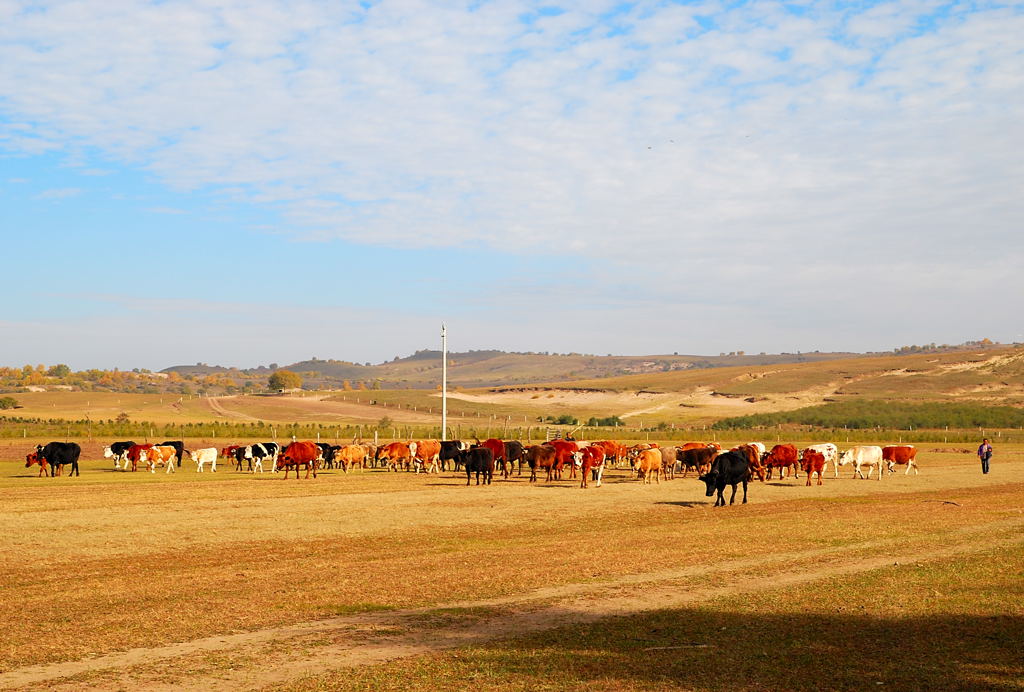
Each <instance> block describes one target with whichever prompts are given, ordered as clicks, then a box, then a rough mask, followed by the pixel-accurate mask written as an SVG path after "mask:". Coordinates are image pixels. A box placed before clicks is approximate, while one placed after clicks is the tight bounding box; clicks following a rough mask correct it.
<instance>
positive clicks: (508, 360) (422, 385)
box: [161, 350, 859, 389]
mask: <svg viewBox="0 0 1024 692" xmlns="http://www.w3.org/2000/svg"><path fill="white" fill-rule="evenodd" d="M856 355H859V354H852V353H777V354H760V355H746V354H731V355H719V356H695V355H679V354H671V355H647V356H612V355H606V356H598V355H587V354H580V353H564V354H554V353H508V352H505V351H495V350H487V351H466V352H450V353H449V354H448V381H449V382H450V383H451V384H452V385H458V386H462V387H493V386H498V385H507V384H525V383H530V382H556V381H571V380H576V379H589V378H604V377H618V376H623V375H634V374H645V373H664V372H678V371H684V370H701V369H705V368H716V367H723V366H744V365H749V366H762V365H771V364H778V363H802V362H818V361H828V360H835V359H844V358H851V357H854V356H856ZM280 368H281V369H285V370H291V371H293V372H297V373H300V374H301V375H302V377H303V381H304V387H305V388H307V389H340V388H341V387H342V384H343V383H344V382H345V381H348V382H349V384H350V385H351V386H352V387H353V388H355V387H358V386H359V385H360V384H362V385H363V386H365V387H366V388H371V387H373V388H381V389H434V388H436V387H437V385H438V384H439V383H440V381H441V352H440V351H434V350H422V351H417V352H416V353H414V354H412V355H411V356H407V357H405V358H397V357H396V358H395V359H394V360H391V361H388V362H384V363H378V364H376V365H371V364H369V363H366V364H360V363H352V362H349V361H343V360H321V359H311V360H305V361H301V362H298V363H292V364H290V365H284V366H280ZM275 369H277V366H276V364H274V367H271V368H268V367H265V366H261V367H260V368H252V369H245V370H239V369H237V368H227V367H224V366H219V365H206V364H204V363H197V364H196V365H176V366H173V367H170V368H166V369H165V370H162V371H161V372H162V373H168V374H169V373H175V374H177V375H181V376H193V377H205V376H209V375H221V376H229V377H235V378H240V379H243V378H259V379H262V380H265V378H266V377H268V376H269V375H270V374H271V373H272V372H273V371H274V370H275Z"/></svg>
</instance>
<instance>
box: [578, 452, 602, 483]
mask: <svg viewBox="0 0 1024 692" xmlns="http://www.w3.org/2000/svg"><path fill="white" fill-rule="evenodd" d="M580 454H582V455H583V462H582V466H581V468H580V487H581V488H587V487H589V486H588V485H587V478H588V477H589V476H590V474H591V473H593V474H594V480H595V481H597V487H598V488H600V487H601V476H602V475H604V461H605V455H604V447H599V446H597V445H590V446H589V447H584V448H583V449H582V451H581V452H580Z"/></svg>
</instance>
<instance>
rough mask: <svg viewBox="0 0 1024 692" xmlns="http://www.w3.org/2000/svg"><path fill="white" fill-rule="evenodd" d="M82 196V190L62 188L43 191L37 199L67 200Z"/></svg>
mask: <svg viewBox="0 0 1024 692" xmlns="http://www.w3.org/2000/svg"><path fill="white" fill-rule="evenodd" d="M80 194H82V190H81V188H77V187H61V188H53V189H50V190H43V191H42V192H40V193H39V194H37V195H36V196H35V199H67V198H68V197H77V196H78V195H80Z"/></svg>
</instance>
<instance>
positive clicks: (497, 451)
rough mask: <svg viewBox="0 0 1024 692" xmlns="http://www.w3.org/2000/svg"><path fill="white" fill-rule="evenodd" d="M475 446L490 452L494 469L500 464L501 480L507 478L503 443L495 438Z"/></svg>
mask: <svg viewBox="0 0 1024 692" xmlns="http://www.w3.org/2000/svg"><path fill="white" fill-rule="evenodd" d="M477 446H479V447H483V448H485V449H489V450H491V455H492V456H493V457H494V466H495V468H497V466H498V464H501V472H502V478H508V476H509V475H510V474H508V473H506V472H505V469H506V464H505V443H504V442H502V441H501V440H499V439H498V438H496V437H490V438H488V439H486V440H484V441H483V442H477Z"/></svg>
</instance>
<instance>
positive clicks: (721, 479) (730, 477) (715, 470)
mask: <svg viewBox="0 0 1024 692" xmlns="http://www.w3.org/2000/svg"><path fill="white" fill-rule="evenodd" d="M749 471H750V469H749V468H748V462H747V458H746V457H745V456H744V455H743V454H740V453H739V452H726V453H724V454H719V455H718V456H717V457H715V460H714V461H713V462H711V470H710V471H708V472H707V473H705V474H704V475H703V476H701V477H700V480H702V481H704V484H705V485H707V487H708V492H707V496H708V497H711V496H712V495H713V494H714V493H715V491H716V490H717V491H718V499H716V500H715V507H718V506H722V507H724V506H725V494H724V493H725V486H727V485H731V486H732V497H730V498H729V504H730V505H731V504H732V503H733V502H734V501H735V500H736V486H737V485H738V484H740V483H742V484H743V504H746V503H747V476H748V475H749Z"/></svg>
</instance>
